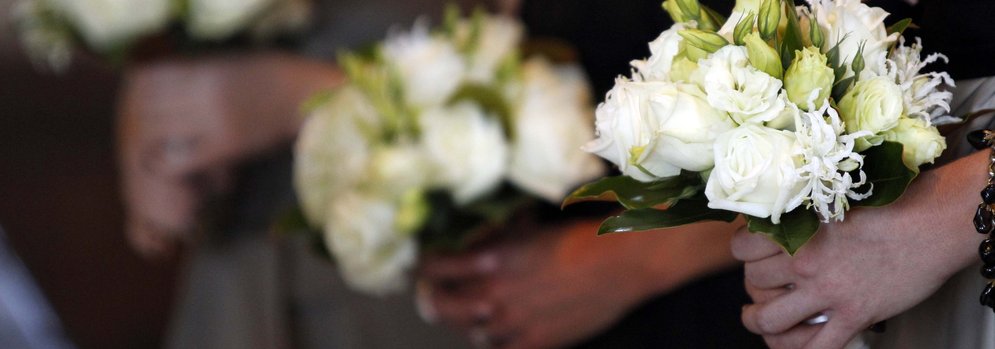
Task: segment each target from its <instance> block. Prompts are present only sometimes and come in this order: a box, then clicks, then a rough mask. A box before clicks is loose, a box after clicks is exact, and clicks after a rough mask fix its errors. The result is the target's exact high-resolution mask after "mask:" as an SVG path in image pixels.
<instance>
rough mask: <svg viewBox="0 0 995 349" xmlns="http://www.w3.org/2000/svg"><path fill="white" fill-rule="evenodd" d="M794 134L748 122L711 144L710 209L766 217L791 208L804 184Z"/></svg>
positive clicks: (707, 191)
mask: <svg viewBox="0 0 995 349" xmlns="http://www.w3.org/2000/svg"><path fill="white" fill-rule="evenodd" d="M800 153H801V151H800V150H799V149H798V144H797V142H796V141H795V135H794V133H792V132H788V131H781V130H775V129H772V128H768V127H763V126H758V125H753V124H746V125H743V126H740V127H739V128H736V129H734V130H732V131H729V132H726V133H723V134H722V135H721V136H719V138H718V139H716V140H715V168H714V169H712V173H711V175H710V176H709V178H708V183H707V185H706V186H705V196H706V197H708V207H710V208H713V209H720V210H728V211H733V212H739V213H743V214H747V215H750V216H753V217H759V218H767V217H770V218H771V221H773V222H774V223H775V224H777V223H779V222H780V217H781V214H783V213H785V212H790V211H791V210H793V209H795V207H797V206H798V205H799V204H800V202H794V203H792V202H791V201H793V200H792V199H793V198H795V197H797V196H798V195H799V193H800V192H801V191H802V189H804V188H805V183H804V182H803V181H802V179H801V177H800V176H799V175H798V168H799V167H800V166H801V163H800V162H801V159H799V156H798V154H800Z"/></svg>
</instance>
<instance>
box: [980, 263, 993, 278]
mask: <svg viewBox="0 0 995 349" xmlns="http://www.w3.org/2000/svg"><path fill="white" fill-rule="evenodd" d="M981 276H982V277H984V278H985V279H988V280H995V265H993V264H985V265H982V266H981Z"/></svg>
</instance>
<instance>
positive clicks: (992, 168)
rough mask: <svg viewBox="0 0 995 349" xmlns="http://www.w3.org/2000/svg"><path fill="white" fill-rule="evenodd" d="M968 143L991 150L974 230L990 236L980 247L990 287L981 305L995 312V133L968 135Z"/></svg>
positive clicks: (972, 133) (982, 298) (983, 268)
mask: <svg viewBox="0 0 995 349" xmlns="http://www.w3.org/2000/svg"><path fill="white" fill-rule="evenodd" d="M967 141H968V142H970V143H971V146H973V147H975V148H976V149H979V150H981V149H985V148H990V149H991V154H990V155H989V156H988V182H987V183H986V185H985V188H984V189H982V190H981V200H982V202H981V204H980V205H978V210H977V211H976V212H975V213H974V229H976V230H977V231H978V233H980V234H986V235H989V236H988V238H987V239H985V241H983V242H981V246H980V247H978V254H979V255H980V256H981V260H982V261H983V262H984V265H982V266H981V276H982V277H984V278H985V279H988V285H987V286H985V289H984V291H981V305H983V306H986V307H990V308H992V309H993V310H995V242H993V240H995V208H993V206H995V132H993V131H992V130H977V131H974V132H971V133H969V134H968V135H967Z"/></svg>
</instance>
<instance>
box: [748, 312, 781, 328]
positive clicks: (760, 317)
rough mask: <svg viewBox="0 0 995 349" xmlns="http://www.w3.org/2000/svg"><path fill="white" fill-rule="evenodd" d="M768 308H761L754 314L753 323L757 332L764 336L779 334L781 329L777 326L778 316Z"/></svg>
mask: <svg viewBox="0 0 995 349" xmlns="http://www.w3.org/2000/svg"><path fill="white" fill-rule="evenodd" d="M767 309H768V308H766V307H761V308H759V309H757V310H756V311H755V312H754V313H753V314H754V315H753V323H754V325H755V327H756V329H757V330H759V331H760V333H762V334H775V333H778V332H779V331H778V330H779V328H778V326H777V318H776V316H775V315H774V314H773V313H772V312H771V311H769V310H767Z"/></svg>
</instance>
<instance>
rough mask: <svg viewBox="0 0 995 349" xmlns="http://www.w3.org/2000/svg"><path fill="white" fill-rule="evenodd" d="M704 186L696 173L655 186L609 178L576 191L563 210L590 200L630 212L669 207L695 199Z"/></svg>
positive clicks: (669, 179) (564, 203)
mask: <svg viewBox="0 0 995 349" xmlns="http://www.w3.org/2000/svg"><path fill="white" fill-rule="evenodd" d="M701 185H702V183H701V177H700V176H699V175H698V174H697V173H693V172H685V173H682V174H681V175H680V176H676V177H672V178H668V179H665V180H660V181H657V182H652V183H643V182H640V181H637V180H635V179H632V178H631V177H627V176H617V177H607V178H602V179H600V180H598V181H595V182H592V183H589V184H587V185H584V186H582V187H580V188H579V189H577V190H576V191H574V192H573V193H572V194H570V195H569V196H567V198H566V199H565V200H564V201H563V207H566V206H570V205H572V204H575V203H578V202H586V201H618V203H620V204H622V206H624V207H625V208H627V209H640V208H652V207H656V206H669V205H673V204H674V203H676V202H677V201H678V200H681V199H686V198H689V197H692V196H694V195H695V194H697V193H698V191H699V190H701Z"/></svg>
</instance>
